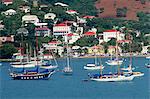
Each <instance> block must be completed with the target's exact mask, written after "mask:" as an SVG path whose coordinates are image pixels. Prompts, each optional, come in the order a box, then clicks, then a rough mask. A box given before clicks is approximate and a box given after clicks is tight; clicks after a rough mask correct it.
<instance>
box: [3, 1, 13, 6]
mask: <svg viewBox="0 0 150 99" xmlns="http://www.w3.org/2000/svg"><path fill="white" fill-rule="evenodd" d="M2 3H3V4H5V5H6V6H8V5H9V4H12V3H13V0H2Z"/></svg>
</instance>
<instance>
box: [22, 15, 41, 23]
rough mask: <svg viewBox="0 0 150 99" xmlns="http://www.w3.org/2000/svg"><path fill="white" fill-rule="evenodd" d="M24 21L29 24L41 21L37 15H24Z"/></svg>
mask: <svg viewBox="0 0 150 99" xmlns="http://www.w3.org/2000/svg"><path fill="white" fill-rule="evenodd" d="M22 22H23V23H25V24H27V23H33V24H35V23H39V19H38V17H37V16H36V15H24V16H23V17H22Z"/></svg>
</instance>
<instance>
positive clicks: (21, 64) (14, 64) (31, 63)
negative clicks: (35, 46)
mask: <svg viewBox="0 0 150 99" xmlns="http://www.w3.org/2000/svg"><path fill="white" fill-rule="evenodd" d="M20 46H21V44H20ZM27 47H28V45H27ZM26 52H27V57H26V58H27V59H26V60H27V61H26V62H23V60H24V56H23V58H20V61H19V62H12V63H10V64H11V66H12V67H14V68H30V67H35V61H30V60H29V53H28V49H26ZM19 55H20V56H22V50H21V51H20V54H19Z"/></svg>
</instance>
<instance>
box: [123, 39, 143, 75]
mask: <svg viewBox="0 0 150 99" xmlns="http://www.w3.org/2000/svg"><path fill="white" fill-rule="evenodd" d="M130 43H131V39H130V42H129V44H130ZM134 69H135V68H133V67H132V52H131V44H130V63H129V66H128V67H127V68H121V70H122V71H123V73H124V74H130V75H133V76H134V77H140V76H144V73H142V72H134V71H133V70H134Z"/></svg>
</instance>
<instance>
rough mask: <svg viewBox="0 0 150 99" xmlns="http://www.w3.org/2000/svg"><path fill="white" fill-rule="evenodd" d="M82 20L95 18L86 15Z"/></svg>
mask: <svg viewBox="0 0 150 99" xmlns="http://www.w3.org/2000/svg"><path fill="white" fill-rule="evenodd" d="M83 18H85V19H93V18H95V16H90V15H86V16H83Z"/></svg>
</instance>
